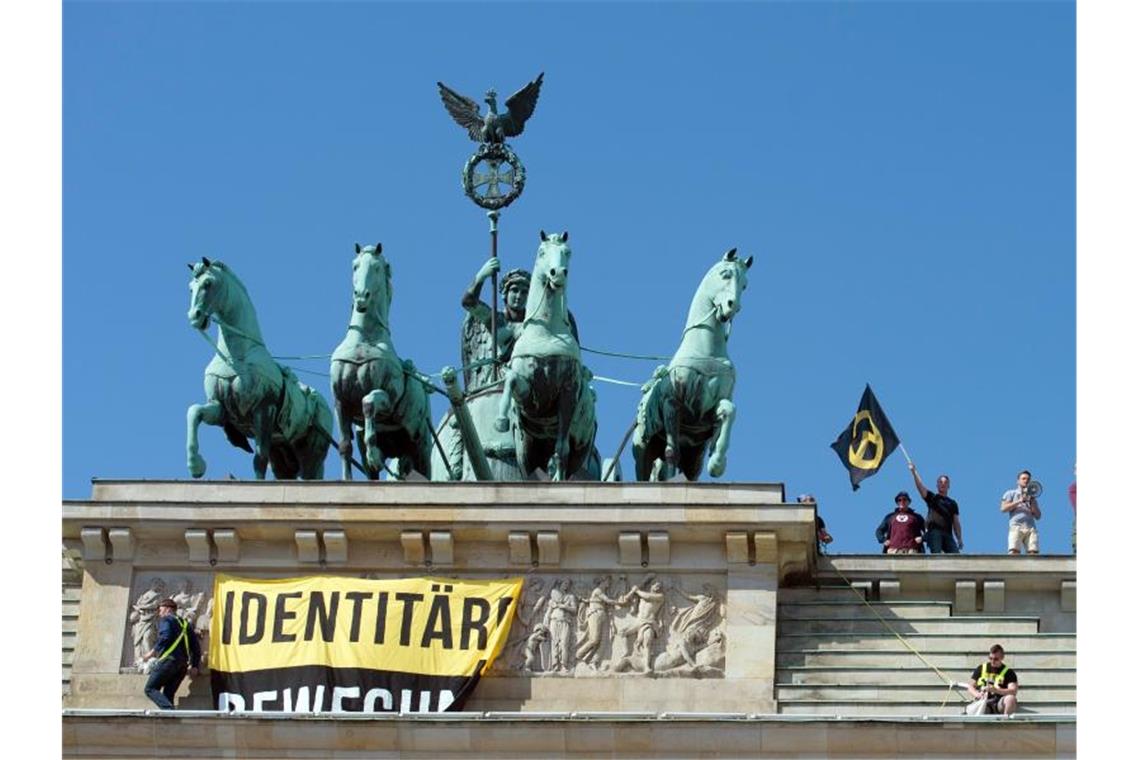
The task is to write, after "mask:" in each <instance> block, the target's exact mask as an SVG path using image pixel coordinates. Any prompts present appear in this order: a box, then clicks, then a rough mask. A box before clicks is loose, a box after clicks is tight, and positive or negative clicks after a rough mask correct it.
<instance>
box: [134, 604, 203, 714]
mask: <svg viewBox="0 0 1140 760" xmlns="http://www.w3.org/2000/svg"><path fill="white" fill-rule="evenodd" d="M177 609H178V605H177V604H176V603H175V602H174V600H173V599H163V600H162V601H161V602H159V603H158V641H156V642H155V644H154V649H152V650H150V651H149V652H147V653H146V654H145V655H143V661H144V662H145V661H147V660H151V659H154V658H156V657H157V658H158V662H157V663H155V665H154V667H153V668H152V669H151V671H150V677H149V678H148V679H147V680H146V687H145V688H144V690H143V691H144V692H145V693H146V695H147V696H148V697H150V699H151V701H153V702H154V703H155V704H156V705H158V706H159V707H161V708H162V709H163V710H173V709H174V702H173V701H172V700H173V699H174V693H175V692H176V691H178V686H179V685H180V684H181V683H182V679H183V678H184V677H185V676H186V671H187V669H189V671H190V677H191V678H193V677H194V676H196V675H198V662H199V660H200V659H201V657H202V652H201V650H200V649H199V647H198V636H197V634H195V633H194V629H193V628H192V627H191V626H190V624H189V623H187V622H186V621H185V620H183V619H182V618H180V617H178V616H177V615H175V614H174V611H175V610H177Z"/></svg>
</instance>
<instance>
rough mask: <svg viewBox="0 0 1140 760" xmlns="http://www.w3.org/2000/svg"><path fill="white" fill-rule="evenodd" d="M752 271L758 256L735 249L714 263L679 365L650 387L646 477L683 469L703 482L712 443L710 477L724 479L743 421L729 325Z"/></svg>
mask: <svg viewBox="0 0 1140 760" xmlns="http://www.w3.org/2000/svg"><path fill="white" fill-rule="evenodd" d="M751 266H752V257H751V256H749V257H748V258H747V259H739V258H737V257H736V249H735V248H733V249H732V250H731V251H729V252H728V253H726V254H725V255H724V258H722V259H721V260H720V261H718V262H717V263H716V264H714V265H713V267H712V268H711V269H710V270H709V271H708V273H706V274H705V276H704V279H702V280H701V284H700V287H698V288H697V292H696V295H694V296H693V301H692V303H691V304H690V306H689V316H688V319H687V320H686V322H685V330H684V332H683V333H682V335H681V345H680V346H678V348H677V352H676V353H675V354H673V359H672V361H670V362H669V366H668V367H664V366H662V367H658V368H657V371H656V372H654V374H653V377H652V378H651V379H650V380H649V382H647V383H646V384H645V385H644V386H643V387H642V397H641V402H640V403H639V404H638V407H637V423H636V426H635V428H634V432H633V442H632V446H633V459H634V465H635V467H636V470H637V473H636V474H637V479H638V480H667V479H669V478H672V477H673V476H674V475H675V473H676V471H677V469H678V468H679V469H680V471H681V472H682V473H683V474H684V476H685V477H686V478H688V479H689V480H696V479H697V478H698V476H699V475H700V471H701V464H702V462H703V461H704V458H705V449H706V447H707V446H708V444H709V441H710V440H711V441H713V450H712V455H711V456H710V457H709V466H708V472H709V475H711V476H712V477H714V478H719V477H720V476H721V475H722V474H724V468H725V464H726V462H727V456H728V439H729V433H730V431H731V430H732V421H733V418H734V417H735V416H736V407H735V406H734V405H733V403H732V391H733V386H734V385H735V384H736V369H735V368H734V367H733V366H732V360H731V359H729V358H728V334H729V326H730V325H731V323H732V318H733V317H734V316H735V315H736V314H737V312H739V311H740V297H741V294H742V293H743V291H744V289H745V288H746V287H748V269H749V268H750V267H751Z"/></svg>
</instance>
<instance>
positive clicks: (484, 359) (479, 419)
mask: <svg viewBox="0 0 1140 760" xmlns="http://www.w3.org/2000/svg"><path fill="white" fill-rule="evenodd" d="M500 267H501V264H500V260H499V259H498V258H497V257H494V258H490V259H488V260H487V261H486V262H485V263H484V264H483V266H482V267H481V268H480V269H479V272H478V273H477V274H476V275H475V279H474V280H473V281H472V283H471V285H470V287H468V288H467V290H466V291H464V293H463V297H462V299H461V301H460V303H461V305H462V306H463V308H464V310H465V311H466V312H467V315H466V317H465V318H464V320H463V326H462V331H461V334H460V346H459V352H460V356H461V359H462V362H463V365H464V367H465V369H464V372H463V375H464V386H465V388H466V394H465V395H464V394H463V392H462V391H460V392H459V393H460V396H461V397H462V403H463V406H464V407H465V408H466V415H467V418H468V420H467V421H469V423H470V424H469V425H466V424H461V423H460V420H459V419H458V415H457V414H456V413H455V410H448V412H447V413H446V414H445V415H444V416H443V419H442V420H441V422H440V424H439V426H438V427H437V434H438V436H439V438H440V441H441V442H442V451H440V452H438V453H437V452H434V451H433V454H432V474H433V478H434V479H436V480H444V479H447V477H448V473H449V472H455V473H457V474H459V475H460V479H465V480H525V479H527V475H526V474H525V473H523V472H522V471H521V470H520V469H519V466H518V462H517V459H516V450H515V436H514V433H513V432H512V431H511V430H509V429H508V430H506V431H503V432H500V431H498V430H496V429H495V419H496V418H497V417H498V414H499V405H500V400H501V398H502V390H503V388H502V383H501V382H498V381H499V380H501V378H502V375H503V372H504V370H505V364H506V362H508V361H509V360H510V356H511V351H512V349H513V348H514V344H515V340H516V339H517V338H518V336H519V335H520V334H521V333H522V326H523V319H524V317H525V316H526V301H527V295H528V293H529V291H530V279H531V275H530V272H528V271H526V270H525V269H512V270H511V271H509V272H507V274H506V275H505V276H504V277H503V280H502V281H501V282H500V285H499V288H500V290H501V291H502V296H503V305H504V311H501V312H499V314H498V320H497V324H496V331H497V333H498V340H497V341H495V342H494V345H495V346H496V347H497V350H495V351H493V350H492V340H491V306H490V305H488V304H487V303H486V302H485V301H483V300H482V299H481V298H480V295H481V293H482V289H483V284H484V283H485V282H486V280H487V278H489V277H491V276H492V275H493V274H494V273H496V272H498V271H499V269H500ZM568 316H569V319H570V330H571V332H572V333H573V335H574V338H575V340H577V339H578V328H577V325H576V324H575V322H574V315H573V313H569V312H568ZM496 356H497V357H498V359H499V361H498V362H493V361H492V358H493V357H496ZM444 385H445V387H447V379H446V377H445V378H444ZM590 392H591V393H593V389H591V391H590ZM449 393H450V391H449ZM465 429H466V430H467V433H464V432H463V431H464V430H465ZM468 437H471V438H473V441H472V442H473V443H474V444H475V445H477V446H478V448H479V449H480V451H482V452H483V453H484V455H485V457H486V461H487V467H488V471H487V472H485V473H484V474H482V475H481V474H480V473H479V472H478V471H477V470H478V463H476V462H473V461H470V460H471V457H469V456H468V455H467V453H466V452H467V451H468V443H469V442H468V441H467V440H465V439H466V438H468ZM444 456H446V461H445V459H444ZM601 472H602V466H601V457H600V456H599V455H598V452H597V449H596V448H595V449H593V450H592V451H591V453H590V456H589V457H588V458H587V459H586V461H585V462H584V463H583V465H582V466H581V468H579V469H578V471H577V472H575V473H574V476H573V478H572V479H574V480H598V479H599V478H600V476H601Z"/></svg>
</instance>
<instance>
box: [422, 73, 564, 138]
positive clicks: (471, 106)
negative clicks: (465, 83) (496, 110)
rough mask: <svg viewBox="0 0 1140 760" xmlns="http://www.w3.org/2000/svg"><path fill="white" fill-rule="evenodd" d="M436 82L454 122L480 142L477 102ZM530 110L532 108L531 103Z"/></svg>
mask: <svg viewBox="0 0 1140 760" xmlns="http://www.w3.org/2000/svg"><path fill="white" fill-rule="evenodd" d="M540 78H541V77H540ZM436 84H437V85H439V97H440V98H441V99H442V100H443V107H444V108H446V109H447V112H448V113H449V114H451V118H453V119H455V123H456V124H458V125H459V126H461V127H463V128H464V129H466V130H467V134H468V135H469V136H470V137H471V139H472V140H474V141H475V142H482V140H483V118H482V117H481V116H479V104H478V103H476V102H475V101H474V100H472V99H471V98H468V97H465V96H463V95H460V94H459V93H458V92H456V91H455V90H453V89H451V88H450V87H448V86H447V85H445V84H444V83H443V82H436ZM512 97H517V96H512ZM531 110H534V106H533V105H532V106H531ZM527 115H528V116H529V115H530V113H529V112H528V113H527ZM520 131H521V128H520Z"/></svg>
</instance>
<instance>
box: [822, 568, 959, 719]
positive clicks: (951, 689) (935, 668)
mask: <svg viewBox="0 0 1140 760" xmlns="http://www.w3.org/2000/svg"><path fill="white" fill-rule="evenodd" d="M831 567H832V569H833V570H834V571H835V572H836V574H837V575H838V576H839V577H840V578H842V579H843V582H844V583H846V584H847V587H848V588H849V589H851V593H853V594H855V596H857V597H859V601H861V602H862V603H863V604H865V605H866V606H867V609H869V610H871V614H872V615H874V616H875V617H877V618H878V619H879V622H880V623H882V624H883V627H884V628H886V629H887V630H888V631H890V632H891V633H892V634H894V637H895V638H896V639H898V640H899V642H901V643H902V645H903V646H904V647H906V648H907V649H909V650H910V651H911V653H912V654H914V655H915V656H916V657H917V658H918V659H920V660H922V662H923V664H925V665H926V667H928V668H930V669H931V670H933V671H934V672H935V674H937V675H938V677H939V678H941V679H942V681H943V683H945V684H946V686H947V692H946V697H945V698H944V699H943V700H942V704H941V705H940V706H939V709H942V708H943V707H945V706H946V703H947V702H948V701H949V700H950V695H951V694H957V695H958V696H959V698H961V699H962V701H963V702H969V701H970V700H969V699H968V698H966V697H965V696H963V695H962V693H961V692H956V691H955V688H956V686H957V682H955V681H953V680H952V679H950V678H949V677H947V675H946V674H945V673H943V672H942V671H941V670H939V668H938V666H937V665H935V664H934V663H932V662H931V661H930V660H928V659H926V658H925V657H924V656H923V655H922V652H920V651H918V650H917V649H915V648H914V647H913V646H911V645H910V643H909V642H908V641H907V640H906V639H904V638H903V637H902V636H901V635H900V634H899V632H898V631H896V630H895V629H894V628H892V627H891V624H890V623H888V622H887V621H886V619H885V618H883V616H882V615H880V614H879V611H878V610H876V609H875V607H874V605H872V604H871V603H870V602H869V601H867V597H866V596H864V595H863V594H862V593H860V592H859V590H858V589H856V588H855V585H854V584H853V583H851V581H850V580H849V579H848V578H847V576H846V575H844V574H843V571H842V570H840V569H839V568H838V567H835V565H834V564H832V566H831Z"/></svg>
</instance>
